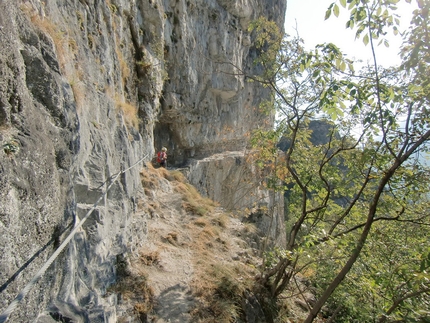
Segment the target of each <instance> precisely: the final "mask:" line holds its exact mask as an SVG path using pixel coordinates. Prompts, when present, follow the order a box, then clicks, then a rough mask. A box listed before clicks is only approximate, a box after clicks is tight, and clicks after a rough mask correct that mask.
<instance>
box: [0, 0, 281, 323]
mask: <svg viewBox="0 0 430 323" xmlns="http://www.w3.org/2000/svg"><path fill="white" fill-rule="evenodd" d="M285 6H286V3H285V0H241V1H227V0H194V1H186V0H140V1H139V0H116V1H114V0H105V1H98V0H64V1H51V0H48V1H40V0H18V1H17V0H2V1H1V2H0V41H1V44H2V46H1V47H0V143H1V146H2V150H1V151H0V253H1V259H0V283H1V284H2V285H1V287H0V288H1V293H2V294H1V298H0V299H1V300H0V309H1V310H2V311H3V310H4V309H5V308H6V307H7V305H8V304H9V303H10V302H11V301H12V299H13V298H14V297H15V296H16V295H17V293H18V292H19V291H20V290H21V289H22V288H23V287H24V286H25V284H26V282H28V281H29V280H30V279H31V277H33V275H34V274H35V272H36V271H37V270H38V269H39V268H40V267H41V266H42V265H43V263H44V262H45V261H46V259H47V258H48V257H49V255H50V254H52V252H53V250H54V249H55V248H56V247H57V246H58V244H59V243H60V242H61V241H62V240H63V239H64V237H65V236H66V235H67V234H68V232H69V231H70V228H71V227H72V226H74V225H76V223H78V222H79V219H82V217H83V216H84V215H85V214H86V212H87V211H88V210H90V209H91V207H92V206H93V204H94V203H95V201H96V200H97V199H98V197H99V196H100V195H101V194H102V193H103V192H104V190H105V189H106V188H107V186H108V185H109V184H110V183H111V180H112V178H113V175H115V174H117V173H118V172H120V171H121V170H125V169H127V168H128V167H130V166H133V165H135V164H136V163H137V167H133V168H131V169H129V170H127V171H125V172H124V173H123V174H121V176H120V177H119V179H118V180H117V181H116V182H115V183H114V184H113V186H112V188H111V190H110V191H109V193H108V195H107V196H106V197H105V198H104V199H103V200H102V201H101V203H100V204H98V205H97V207H96V210H95V212H94V214H93V216H92V217H90V219H89V220H88V221H87V222H86V223H85V224H84V226H83V228H82V229H80V230H79V231H78V233H77V234H76V235H75V237H74V238H73V239H72V241H71V243H70V244H69V245H68V247H67V248H66V249H65V251H64V252H63V253H62V254H61V255H60V257H59V258H58V259H57V260H56V261H55V262H54V264H53V265H52V266H51V267H50V268H49V270H48V272H47V273H46V274H45V275H44V276H43V277H42V279H40V280H39V282H38V285H36V286H35V288H33V290H32V291H31V293H30V294H29V295H28V296H27V297H26V299H25V302H23V303H22V305H20V307H19V309H18V310H16V311H15V312H14V314H13V316H12V317H11V321H12V322H28V321H34V320H36V321H38V322H52V321H62V322H65V320H63V319H62V318H63V317H67V318H71V319H72V320H73V322H115V321H116V318H115V306H116V302H117V300H116V297H115V295H114V294H113V295H111V296H109V297H103V295H105V294H106V289H107V288H108V287H109V286H110V285H111V284H112V283H113V282H115V279H116V266H117V264H118V259H119V258H118V257H121V255H122V254H124V253H126V252H128V251H130V250H132V249H133V248H134V247H135V246H136V245H139V244H140V243H141V242H142V241H144V239H145V238H146V227H145V223H146V222H145V221H146V218H145V217H146V216H145V215H140V216H136V214H135V213H134V211H135V208H136V205H138V204H139V203H142V202H144V201H145V193H144V192H143V190H142V187H141V183H140V179H139V170H140V168H141V166H142V164H143V163H144V162H147V161H149V160H151V159H152V157H153V155H154V151H155V150H156V149H158V148H159V147H160V146H161V145H163V146H167V147H168V148H169V156H170V159H169V162H170V163H171V164H172V165H180V164H184V163H186V162H187V160H188V158H190V157H193V158H196V159H200V158H203V157H207V156H209V155H211V154H213V153H218V152H223V151H226V150H240V149H242V148H243V147H244V146H245V145H246V139H247V135H248V134H249V132H250V130H251V129H252V128H253V127H255V126H256V125H259V124H261V125H262V124H263V123H264V122H266V121H267V120H266V117H265V116H263V115H261V114H260V113H259V112H258V109H256V108H257V106H258V103H259V102H260V101H261V100H264V99H266V98H268V95H269V93H268V92H267V90H266V89H264V88H262V87H260V86H259V85H258V84H255V83H248V82H247V81H246V78H245V77H244V76H243V73H242V72H243V71H246V72H248V73H252V72H253V68H254V67H253V65H252V61H253V58H254V57H255V56H256V55H257V54H256V52H255V51H254V50H253V47H252V37H251V35H250V34H249V32H248V31H247V26H248V23H249V21H251V20H252V19H254V18H256V17H258V16H260V15H264V16H267V17H269V18H270V19H273V20H276V21H277V22H278V23H279V25H280V26H282V24H283V13H284V11H285ZM269 121H270V120H269ZM194 178H197V177H196V176H194ZM199 181H200V180H196V182H197V183H198V182H199ZM36 318H37V319H36Z"/></svg>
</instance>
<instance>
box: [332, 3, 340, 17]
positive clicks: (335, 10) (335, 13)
mask: <svg viewBox="0 0 430 323" xmlns="http://www.w3.org/2000/svg"><path fill="white" fill-rule="evenodd" d="M333 13H334V15H335V16H336V17H339V6H338V5H337V4H335V5H334V7H333Z"/></svg>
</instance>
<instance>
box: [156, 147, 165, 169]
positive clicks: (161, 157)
mask: <svg viewBox="0 0 430 323" xmlns="http://www.w3.org/2000/svg"><path fill="white" fill-rule="evenodd" d="M157 163H158V164H160V166H161V167H164V168H166V167H167V148H166V147H163V148H161V151H159V152H158V154H157Z"/></svg>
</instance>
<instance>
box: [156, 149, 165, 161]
mask: <svg viewBox="0 0 430 323" xmlns="http://www.w3.org/2000/svg"><path fill="white" fill-rule="evenodd" d="M163 157H164V152H162V151H159V152H158V154H157V163H161V162H162V161H163Z"/></svg>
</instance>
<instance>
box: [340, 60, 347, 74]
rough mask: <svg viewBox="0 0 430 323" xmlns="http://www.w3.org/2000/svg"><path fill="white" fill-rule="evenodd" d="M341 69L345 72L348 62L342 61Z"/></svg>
mask: <svg viewBox="0 0 430 323" xmlns="http://www.w3.org/2000/svg"><path fill="white" fill-rule="evenodd" d="M340 70H341V71H342V72H345V70H346V64H345V62H342V63H341V64H340Z"/></svg>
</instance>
